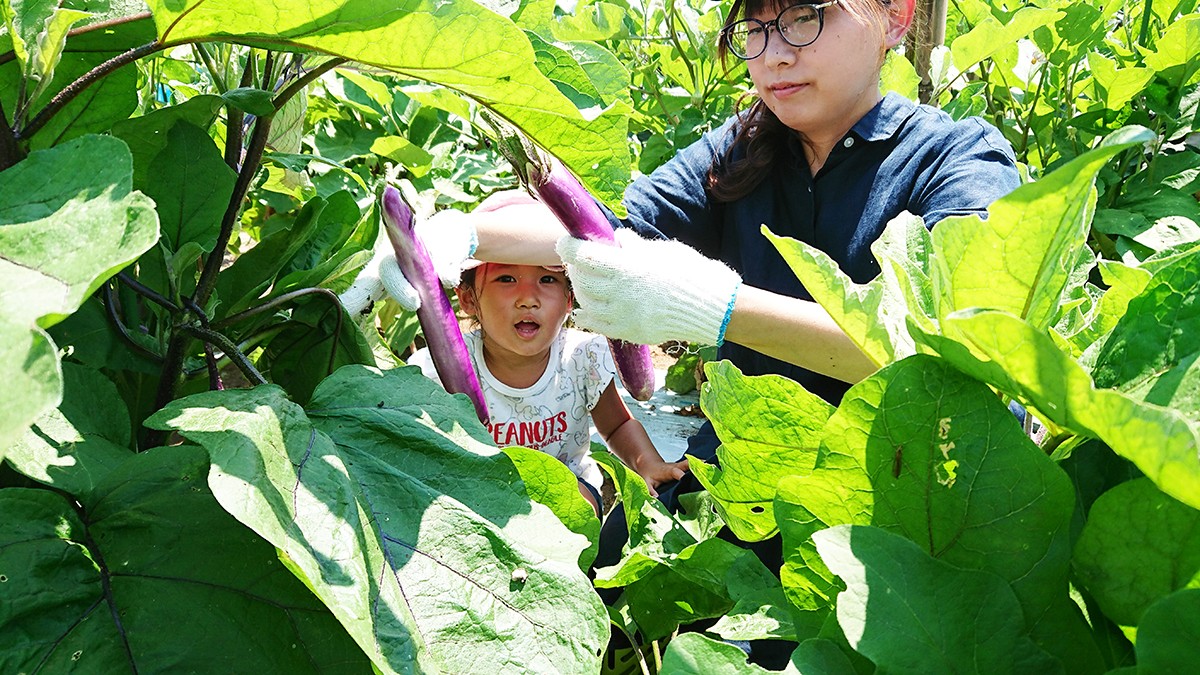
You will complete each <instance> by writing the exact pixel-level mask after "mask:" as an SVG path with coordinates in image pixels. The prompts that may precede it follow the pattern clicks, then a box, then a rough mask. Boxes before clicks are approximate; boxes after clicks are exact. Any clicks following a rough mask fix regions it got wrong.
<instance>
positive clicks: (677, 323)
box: [557, 229, 742, 345]
mask: <svg viewBox="0 0 1200 675" xmlns="http://www.w3.org/2000/svg"><path fill="white" fill-rule="evenodd" d="M616 235H617V241H618V242H619V243H620V244H621V246H620V248H618V247H615V246H610V245H608V244H605V243H599V242H591V241H583V240H580V239H574V238H572V237H570V236H565V237H563V238H561V239H559V240H558V246H557V249H558V254H559V256H561V257H562V259H563V262H564V263H565V264H566V266H567V276H568V277H569V278H570V279H571V286H572V288H573V289H574V291H575V297H576V298H577V299H578V300H579V309H578V310H576V311H575V323H576V325H578V326H580V327H581V328H584V329H586V330H590V331H594V332H596V333H600V334H602V335H606V336H608V337H611V338H617V339H619V340H625V341H626V342H636V343H638V344H651V345H653V344H659V343H662V342H666V341H668V340H686V341H688V342H697V343H701V344H710V345H720V344H721V342H723V341H724V339H725V328H726V326H728V324H729V317H730V316H731V315H732V313H733V303H734V300H735V299H736V298H737V291H738V288H739V287H740V286H741V284H742V277H741V276H740V275H739V274H738V273H737V272H734V271H733V270H732V269H730V268H729V267H728V266H727V265H725V263H722V262H720V261H717V260H712V259H711V258H706V257H704V256H703V255H701V254H700V253H699V252H698V251H696V250H695V249H693V248H691V247H689V246H687V245H686V244H683V243H681V242H677V241H670V240H649V239H642V238H641V237H639V236H638V235H637V233H636V232H633V231H632V230H628V229H621V230H617V233H616Z"/></svg>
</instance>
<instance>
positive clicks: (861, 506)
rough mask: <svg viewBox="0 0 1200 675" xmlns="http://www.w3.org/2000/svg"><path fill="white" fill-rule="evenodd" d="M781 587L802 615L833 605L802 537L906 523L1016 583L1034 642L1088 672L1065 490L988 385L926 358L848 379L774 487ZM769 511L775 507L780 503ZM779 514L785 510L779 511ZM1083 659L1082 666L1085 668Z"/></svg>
mask: <svg viewBox="0 0 1200 675" xmlns="http://www.w3.org/2000/svg"><path fill="white" fill-rule="evenodd" d="M779 501H780V502H781V505H780V507H782V508H783V511H782V515H783V517H782V518H781V520H780V528H781V529H782V530H784V533H785V546H784V555H785V561H786V564H785V568H784V576H783V580H784V588H785V590H786V591H787V592H788V595H789V599H791V600H792V602H793V604H794V605H795V606H796V608H797V609H798V610H799V611H801V612H817V616H816V618H814V619H812V621H815V620H816V619H817V618H819V614H820V611H821V610H822V608H823V606H824V603H827V602H828V598H829V595H830V592H831V584H830V581H829V578H828V574H827V572H826V571H825V570H824V568H823V567H822V566H820V565H816V566H814V564H813V555H812V550H811V546H810V545H809V544H808V543H807V537H808V535H810V534H811V533H812V532H814V531H816V530H818V529H820V528H822V527H828V526H833V525H841V524H856V525H873V526H876V527H881V528H883V529H885V530H888V531H890V532H895V533H897V534H902V535H904V536H905V537H908V538H909V539H911V540H912V541H914V542H916V543H917V544H918V545H920V546H921V547H922V548H923V549H924V550H925V551H926V552H928V553H929V554H930V555H932V556H933V557H935V558H938V559H940V560H944V561H946V562H948V563H951V564H953V565H956V566H958V567H962V568H965V569H974V570H984V571H987V572H991V573H993V574H996V575H998V576H999V577H1000V578H1002V579H1004V580H1006V581H1008V582H1009V583H1010V584H1011V585H1012V590H1013V591H1014V592H1015V593H1016V596H1017V598H1018V599H1019V600H1020V602H1021V606H1022V608H1023V610H1024V612H1025V619H1026V622H1027V629H1028V630H1029V631H1030V633H1031V634H1032V636H1033V637H1034V639H1035V640H1036V641H1037V643H1038V644H1039V645H1041V646H1042V647H1043V648H1045V649H1046V650H1048V651H1051V652H1053V653H1055V654H1056V655H1063V654H1066V653H1070V652H1072V651H1073V650H1075V649H1079V650H1082V651H1081V652H1080V653H1079V654H1074V655H1072V656H1071V657H1070V658H1071V659H1072V660H1074V661H1077V665H1078V667H1079V668H1080V672H1088V671H1091V670H1093V668H1094V666H1095V664H1096V662H1095V660H1094V659H1095V654H1094V651H1090V652H1089V651H1088V645H1086V644H1084V645H1075V637H1076V636H1077V635H1078V633H1077V631H1081V630H1082V629H1083V627H1084V626H1083V624H1082V622H1081V620H1080V617H1079V616H1078V613H1077V612H1075V613H1072V612H1071V611H1068V610H1069V608H1068V607H1067V606H1066V603H1067V596H1066V590H1067V586H1066V575H1067V568H1068V562H1069V558H1070V550H1069V532H1070V528H1069V525H1070V519H1071V513H1072V491H1071V485H1070V482H1069V480H1068V479H1067V477H1066V476H1065V475H1064V474H1063V473H1062V472H1061V471H1060V470H1059V469H1058V468H1057V467H1056V466H1055V465H1054V463H1053V462H1052V461H1050V460H1049V459H1048V458H1047V457H1046V456H1045V454H1044V453H1042V452H1041V451H1040V450H1039V449H1038V448H1037V447H1036V446H1034V445H1033V443H1032V442H1031V441H1030V440H1029V439H1028V438H1027V437H1026V436H1025V435H1024V433H1023V432H1022V430H1021V428H1020V425H1019V423H1018V422H1017V420H1016V418H1015V417H1013V415H1012V414H1011V413H1010V412H1009V411H1008V409H1007V408H1006V407H1005V406H1004V405H1003V404H1002V403H1001V402H1000V400H999V398H997V397H996V395H995V394H994V393H993V392H992V391H991V390H990V389H989V388H988V387H986V386H984V385H983V384H981V383H980V382H978V381H976V380H974V379H971V378H969V377H966V376H964V375H962V374H961V373H959V372H957V371H956V370H955V369H953V368H951V367H949V365H948V364H946V363H945V362H943V361H941V360H938V359H934V358H932V357H928V356H913V357H909V358H908V359H905V360H903V361H900V362H898V363H895V364H892V365H890V366H887V367H885V368H884V369H882V370H880V371H879V372H878V373H876V374H875V375H873V376H872V377H870V378H868V379H867V380H864V381H863V382H861V383H859V384H858V385H855V386H854V387H852V388H851V389H850V391H848V392H847V393H846V395H845V397H844V398H843V400H842V405H841V406H840V407H839V408H838V410H837V412H835V413H834V415H833V416H832V417H831V418H830V419H829V423H828V425H826V428H825V436H824V438H823V439H822V442H821V451H820V456H819V457H818V459H817V463H816V467H815V468H814V469H813V471H812V472H811V473H810V474H809V475H807V476H796V477H793V478H791V479H789V481H788V482H787V483H786V484H784V485H782V486H781V489H780V494H779ZM777 508H778V507H777ZM784 518H786V519H784ZM1083 664H1086V665H1083Z"/></svg>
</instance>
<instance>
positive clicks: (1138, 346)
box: [1092, 255, 1200, 420]
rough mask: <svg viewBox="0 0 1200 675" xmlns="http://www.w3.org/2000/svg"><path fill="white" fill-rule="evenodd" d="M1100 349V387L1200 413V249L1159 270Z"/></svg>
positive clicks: (1197, 415) (1094, 372) (1094, 373)
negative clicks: (1199, 361) (1196, 253)
mask: <svg viewBox="0 0 1200 675" xmlns="http://www.w3.org/2000/svg"><path fill="white" fill-rule="evenodd" d="M1095 350H1096V355H1095V358H1094V362H1095V366H1094V367H1093V368H1092V378H1093V379H1094V380H1095V382H1096V386H1097V387H1103V388H1111V389H1119V390H1121V391H1124V392H1126V393H1128V394H1130V395H1132V396H1134V397H1135V398H1138V399H1140V400H1143V401H1146V402H1147V403H1153V404H1156V405H1161V406H1166V407H1170V408H1174V409H1175V410H1178V411H1180V412H1182V413H1184V414H1185V415H1186V416H1188V417H1189V418H1190V419H1193V420H1196V419H1200V364H1198V363H1197V360H1198V359H1200V255H1189V256H1180V257H1178V258H1176V259H1174V260H1173V261H1172V262H1171V263H1170V264H1168V265H1167V266H1166V267H1163V268H1161V269H1159V270H1158V271H1156V272H1155V273H1154V276H1153V277H1152V278H1151V279H1150V281H1149V282H1148V283H1147V284H1146V286H1145V288H1144V289H1143V290H1142V292H1141V293H1140V294H1138V295H1137V297H1135V298H1134V299H1132V300H1130V301H1129V303H1128V305H1127V306H1126V310H1125V314H1124V316H1123V317H1122V318H1121V319H1120V321H1118V322H1117V324H1116V326H1115V327H1114V328H1113V330H1112V332H1111V333H1109V335H1108V336H1107V337H1106V338H1105V339H1104V340H1103V342H1101V343H1098V344H1097V345H1096V347H1095Z"/></svg>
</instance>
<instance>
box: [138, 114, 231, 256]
mask: <svg viewBox="0 0 1200 675" xmlns="http://www.w3.org/2000/svg"><path fill="white" fill-rule="evenodd" d="M165 135H166V137H167V138H166V141H167V143H166V145H165V146H164V147H163V148H162V150H161V151H160V152H159V153H157V154H156V155H155V156H154V157H153V158H152V159H150V160H149V162H148V163H147V164H146V167H145V169H144V171H145V174H144V175H145V177H146V179H147V180H145V181H144V182H135V183H134V187H135V188H137V189H139V190H141V191H142V192H144V193H145V194H146V195H147V196H149V197H150V198H151V199H153V200H154V203H155V204H156V205H157V207H158V219H159V227H160V228H161V230H162V238H163V244H164V245H165V246H166V247H167V250H168V251H169V252H170V253H175V252H176V251H179V250H180V249H181V248H183V247H184V246H185V245H186V244H188V243H193V242H194V243H196V244H198V245H199V246H200V249H201V250H203V251H205V252H206V253H207V252H211V251H212V249H213V246H214V245H215V244H216V241H217V234H218V232H219V231H220V229H221V218H222V216H224V215H225V211H226V209H228V208H229V197H230V195H232V194H233V182H234V179H235V178H236V175H235V174H234V172H233V169H230V168H229V165H228V164H226V163H225V159H224V157H222V155H221V151H220V150H219V149H217V146H216V144H215V143H213V140H212V138H210V137H209V135H208V133H207V132H205V130H204V129H202V128H200V127H198V126H196V125H193V124H189V123H186V122H179V123H176V124H174V125H172V126H171V127H170V128H169V129H167V130H166V132H165Z"/></svg>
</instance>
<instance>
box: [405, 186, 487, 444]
mask: <svg viewBox="0 0 1200 675" xmlns="http://www.w3.org/2000/svg"><path fill="white" fill-rule="evenodd" d="M381 201H382V204H383V224H384V227H385V229H386V230H387V235H388V240H389V241H391V242H392V249H393V250H394V251H395V252H396V262H397V263H399V265H400V271H401V272H403V273H404V278H405V279H408V283H410V284H412V286H413V288H415V289H416V290H417V295H419V296H420V297H421V307H420V309H418V310H417V321H419V322H420V323H421V332H423V333H424V334H425V342H426V344H427V345H428V346H429V355H430V356H431V357H433V367H434V368H435V369H436V370H437V374H438V377H439V378H441V380H442V386H443V387H445V388H446V391H448V392H450V393H451V394H466V395H467V397H468V398H470V399H471V403H473V404H474V405H475V414H476V415H478V416H479V421H480V422H483V423H484V424H487V423H488V409H487V402H486V401H485V400H484V398H483V389H482V388H481V387H480V386H479V377H478V376H477V375H476V374H475V368H474V367H473V366H472V365H471V355H470V353H469V352H468V351H467V343H466V342H465V341H464V340H463V336H462V329H460V328H459V326H458V317H457V316H455V314H454V308H453V307H452V306H451V305H450V300H449V298H447V297H446V294H445V293H444V292H443V291H442V283H441V281H439V280H438V275H437V271H436V270H434V268H433V263H432V262H431V261H430V260H429V253H428V252H427V251H426V250H425V244H423V243H421V240H420V239H419V238H417V236H416V234H415V233H414V232H413V225H414V224H415V223H416V220H415V219H414V218H413V212H412V209H411V208H409V206H408V204H406V203H405V202H404V198H403V197H401V196H400V191H399V190H397V189H396V188H394V187H391V186H388V187H387V188H385V189H384V191H383V199H382V200H381Z"/></svg>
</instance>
